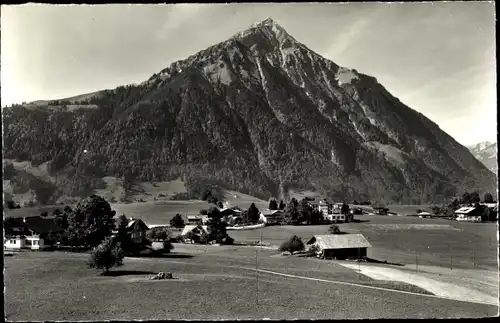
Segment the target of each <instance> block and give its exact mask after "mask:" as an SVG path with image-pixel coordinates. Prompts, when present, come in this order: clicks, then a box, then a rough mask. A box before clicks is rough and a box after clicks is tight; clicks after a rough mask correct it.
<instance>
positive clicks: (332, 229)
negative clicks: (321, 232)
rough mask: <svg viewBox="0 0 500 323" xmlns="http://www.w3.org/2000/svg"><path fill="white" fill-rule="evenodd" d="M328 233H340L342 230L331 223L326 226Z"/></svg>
mask: <svg viewBox="0 0 500 323" xmlns="http://www.w3.org/2000/svg"><path fill="white" fill-rule="evenodd" d="M328 233H330V234H341V233H342V231H340V228H339V226H338V225H336V224H333V225H331V226H330V227H329V228H328Z"/></svg>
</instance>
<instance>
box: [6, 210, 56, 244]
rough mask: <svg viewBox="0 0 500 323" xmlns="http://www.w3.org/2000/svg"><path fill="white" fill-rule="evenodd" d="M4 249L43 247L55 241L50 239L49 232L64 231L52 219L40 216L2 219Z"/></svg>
mask: <svg viewBox="0 0 500 323" xmlns="http://www.w3.org/2000/svg"><path fill="white" fill-rule="evenodd" d="M4 228H5V238H4V247H5V248H6V249H33V250H39V249H45V248H48V247H51V246H52V245H53V243H55V242H56V241H51V240H53V239H50V234H57V233H61V232H63V231H64V229H63V228H61V227H60V226H58V225H57V224H56V223H55V222H54V220H53V219H43V218H42V217H41V216H30V217H24V218H6V219H5V221H4Z"/></svg>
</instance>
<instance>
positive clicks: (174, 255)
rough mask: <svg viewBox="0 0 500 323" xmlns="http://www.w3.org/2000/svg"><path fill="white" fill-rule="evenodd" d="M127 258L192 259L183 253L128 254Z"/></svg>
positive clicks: (191, 256)
mask: <svg viewBox="0 0 500 323" xmlns="http://www.w3.org/2000/svg"><path fill="white" fill-rule="evenodd" d="M128 257H134V258H193V255H190V254H185V253H147V254H146V253H144V254H135V255H134V254H130V255H128Z"/></svg>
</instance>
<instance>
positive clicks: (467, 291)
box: [339, 262, 498, 305]
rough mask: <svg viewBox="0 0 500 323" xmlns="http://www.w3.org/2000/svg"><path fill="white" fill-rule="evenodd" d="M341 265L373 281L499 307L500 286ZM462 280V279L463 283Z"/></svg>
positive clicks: (359, 265)
mask: <svg viewBox="0 0 500 323" xmlns="http://www.w3.org/2000/svg"><path fill="white" fill-rule="evenodd" d="M339 264H340V265H342V266H344V267H347V268H350V269H354V270H360V271H361V274H363V275H366V276H368V277H370V278H372V279H376V280H392V281H400V282H405V283H408V284H413V285H416V286H419V287H421V288H423V289H426V290H428V291H430V292H432V293H434V294H435V295H437V296H442V297H446V298H451V299H456V300H461V301H473V302H480V303H485V304H491V305H498V285H496V286H491V285H490V286H488V288H487V287H485V286H483V285H481V286H479V285H477V284H463V277H459V278H458V279H456V278H455V279H450V278H453V277H451V276H445V275H442V276H439V275H437V274H432V273H429V272H427V273H420V272H414V271H411V270H403V269H397V268H391V267H383V266H374V265H367V264H348V263H340V262H339ZM460 278H462V281H461V280H460ZM495 288H496V290H495ZM485 290H488V291H489V292H485Z"/></svg>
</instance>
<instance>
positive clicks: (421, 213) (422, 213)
mask: <svg viewBox="0 0 500 323" xmlns="http://www.w3.org/2000/svg"><path fill="white" fill-rule="evenodd" d="M417 215H432V214H430V213H429V212H425V211H424V212H420V213H417Z"/></svg>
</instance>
